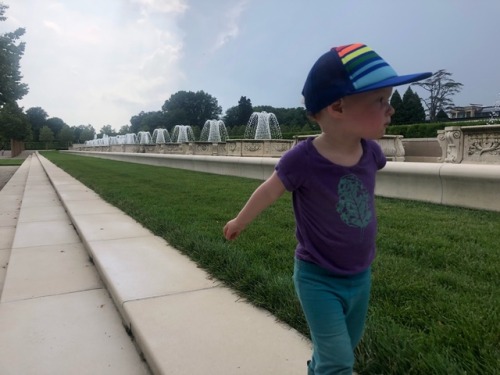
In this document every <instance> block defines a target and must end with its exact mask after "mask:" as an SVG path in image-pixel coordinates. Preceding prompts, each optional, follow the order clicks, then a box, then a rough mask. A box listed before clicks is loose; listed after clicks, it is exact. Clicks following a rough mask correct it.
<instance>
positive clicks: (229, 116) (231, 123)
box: [222, 106, 241, 130]
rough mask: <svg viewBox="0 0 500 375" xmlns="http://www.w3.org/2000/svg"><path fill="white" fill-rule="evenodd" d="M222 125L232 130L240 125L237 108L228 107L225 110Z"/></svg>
mask: <svg viewBox="0 0 500 375" xmlns="http://www.w3.org/2000/svg"><path fill="white" fill-rule="evenodd" d="M222 120H223V121H224V125H226V127H227V128H228V130H229V128H234V127H235V126H238V125H241V124H240V123H239V109H238V106H234V107H230V108H228V109H227V110H226V114H225V115H224V117H223V118H222Z"/></svg>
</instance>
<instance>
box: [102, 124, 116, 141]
mask: <svg viewBox="0 0 500 375" xmlns="http://www.w3.org/2000/svg"><path fill="white" fill-rule="evenodd" d="M104 134H106V135H107V136H110V137H112V136H115V135H116V132H115V129H113V128H112V127H111V125H104V126H103V127H102V128H101V130H100V131H99V135H100V136H101V138H102V136H103V135H104Z"/></svg>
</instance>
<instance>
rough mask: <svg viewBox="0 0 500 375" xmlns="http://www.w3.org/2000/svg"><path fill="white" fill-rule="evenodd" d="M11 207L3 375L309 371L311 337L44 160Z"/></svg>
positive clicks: (4, 274)
mask: <svg viewBox="0 0 500 375" xmlns="http://www.w3.org/2000/svg"><path fill="white" fill-rule="evenodd" d="M0 207H1V212H0V293H1V297H0V374H2V375H10V374H12V375H14V374H15V375H18V374H23V375H30V374H36V375H43V374H51V375H54V374H65V375H66V374H113V375H115V374H116V375H118V374H120V375H122V374H148V373H153V374H169V375H187V374H189V375H196V374H200V375H201V374H203V375H212V374H214V375H215V374H222V375H232V374H242V375H247V374H248V375H256V374H259V375H266V374H273V375H275V374H287V375H294V374H297V375H303V374H305V373H306V365H305V364H306V361H307V359H308V358H309V357H310V343H309V341H308V340H306V339H305V338H303V337H302V336H301V335H299V334H298V333H297V332H296V331H294V330H293V329H291V328H290V327H288V326H285V325H283V324H280V323H277V322H276V320H275V319H274V317H273V316H271V315H270V314H269V313H267V312H265V311H262V310H259V309H257V308H255V307H253V306H251V305H250V304H248V303H246V302H244V301H242V300H241V299H240V298H239V297H238V296H237V295H235V294H234V293H233V292H232V291H231V290H229V289H228V288H226V287H224V286H223V285H222V284H221V283H220V282H218V281H216V280H213V279H212V278H211V277H209V275H208V274H206V273H205V272H204V271H203V270H201V269H200V268H198V267H197V265H196V264H195V263H194V262H192V261H191V260H190V259H189V258H187V257H186V256H184V255H182V254H181V253H180V252H179V251H177V250H176V249H174V248H172V247H171V246H169V245H168V243H166V242H165V241H164V240H163V239H161V238H159V237H157V236H154V235H153V234H152V233H151V232H149V231H148V230H147V229H146V228H144V227H142V226H141V225H140V224H139V223H137V222H135V221H134V220H133V219H131V218H130V217H128V216H127V215H125V214H124V213H123V212H122V211H120V210H118V209H117V208H115V207H113V206H111V205H109V204H108V203H106V202H104V201H103V200H102V199H100V197H99V196H98V195H97V194H96V193H94V192H93V191H92V190H90V189H88V188H87V187H85V186H84V185H83V184H81V183H80V182H78V181H77V180H75V179H74V178H72V177H71V176H69V175H68V174H67V173H65V172H64V171H62V170H61V169H60V168H58V167H56V166H55V165H54V164H52V163H51V162H49V161H48V160H47V159H45V158H43V157H42V156H39V155H32V156H30V157H29V158H28V159H26V161H25V162H24V163H23V165H22V166H21V167H19V168H18V170H17V171H16V173H15V174H14V176H13V177H12V178H11V179H10V180H9V182H8V183H7V184H6V185H5V187H4V188H3V189H2V190H1V191H0ZM7 264H8V265H7ZM2 287H3V288H2ZM127 333H128V334H127ZM142 358H144V359H145V360H146V362H144V361H143V360H142Z"/></svg>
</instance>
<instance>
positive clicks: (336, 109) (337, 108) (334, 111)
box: [327, 99, 343, 117]
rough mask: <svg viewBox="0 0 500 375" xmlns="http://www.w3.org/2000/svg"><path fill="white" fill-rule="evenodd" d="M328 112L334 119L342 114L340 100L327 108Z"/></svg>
mask: <svg viewBox="0 0 500 375" xmlns="http://www.w3.org/2000/svg"><path fill="white" fill-rule="evenodd" d="M327 110H328V112H329V113H330V115H331V116H334V117H339V116H341V115H342V113H343V109H342V99H339V100H337V101H336V102H333V103H332V104H330V105H329V106H328V107H327Z"/></svg>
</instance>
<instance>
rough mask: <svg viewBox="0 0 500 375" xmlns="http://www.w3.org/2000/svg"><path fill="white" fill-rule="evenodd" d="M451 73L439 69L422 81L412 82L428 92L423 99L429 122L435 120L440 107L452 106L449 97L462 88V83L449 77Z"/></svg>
mask: <svg viewBox="0 0 500 375" xmlns="http://www.w3.org/2000/svg"><path fill="white" fill-rule="evenodd" d="M451 76H452V74H451V73H449V72H447V71H446V70H445V69H440V70H438V71H437V72H436V73H434V74H433V75H432V76H431V77H430V78H428V79H426V80H425V81H423V82H417V83H413V85H416V86H420V87H422V88H423V89H424V90H426V91H428V92H429V98H427V99H425V100H424V104H425V106H426V107H427V111H428V113H429V119H430V121H431V122H434V121H435V120H436V115H437V113H438V112H439V110H440V109H443V110H446V109H449V108H451V107H453V101H452V100H451V97H452V96H453V95H455V94H457V93H459V92H460V91H461V90H462V87H463V84H461V83H459V82H455V81H454V80H453V79H451Z"/></svg>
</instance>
